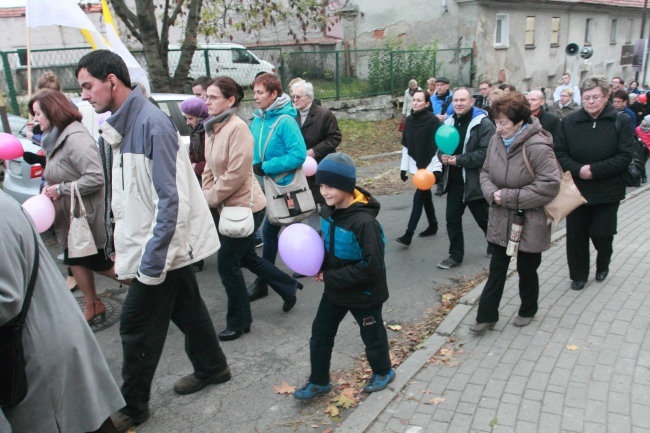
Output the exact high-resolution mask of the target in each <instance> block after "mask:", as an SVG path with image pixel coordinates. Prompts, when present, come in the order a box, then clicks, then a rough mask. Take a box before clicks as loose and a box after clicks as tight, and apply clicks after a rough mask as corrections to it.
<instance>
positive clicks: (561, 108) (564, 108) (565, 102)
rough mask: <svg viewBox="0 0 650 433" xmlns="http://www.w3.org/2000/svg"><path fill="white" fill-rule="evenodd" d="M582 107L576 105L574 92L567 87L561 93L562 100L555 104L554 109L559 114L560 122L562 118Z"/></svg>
mask: <svg viewBox="0 0 650 433" xmlns="http://www.w3.org/2000/svg"><path fill="white" fill-rule="evenodd" d="M579 108H580V106H579V105H578V104H576V103H575V101H574V100H573V90H572V89H571V88H570V87H565V88H564V89H562V91H561V92H560V99H558V101H557V102H556V103H555V104H553V109H554V110H555V112H556V113H557V115H558V117H559V118H560V120H561V119H562V117H564V116H566V115H567V114H569V113H573V112H574V111H576V110H578V109H579Z"/></svg>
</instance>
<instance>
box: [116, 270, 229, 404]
mask: <svg viewBox="0 0 650 433" xmlns="http://www.w3.org/2000/svg"><path fill="white" fill-rule="evenodd" d="M170 320H171V321H172V322H174V324H175V325H176V326H178V328H179V329H180V330H181V331H182V332H183V334H185V352H186V353H187V356H188V357H189V359H190V361H191V363H192V367H193V368H194V374H195V375H196V376H197V377H198V378H205V377H207V376H210V375H212V374H214V373H217V372H219V371H222V370H223V369H224V368H226V367H227V366H228V363H227V361H226V356H225V355H224V354H223V352H222V351H221V347H220V346H219V341H218V340H217V334H216V332H215V331H214V326H213V325H212V320H211V319H210V315H209V313H208V309H207V308H206V307H205V304H204V303H203V299H202V298H201V294H200V293H199V285H198V283H197V282H196V275H195V274H194V271H193V270H192V266H185V267H183V268H180V269H175V270H173V271H169V272H168V273H167V276H166V278H165V281H164V282H163V283H161V284H159V285H156V286H149V285H146V284H142V283H141V282H140V281H138V280H137V279H135V278H134V279H133V281H132V282H131V286H130V287H129V291H128V292H127V295H126V299H125V300H124V306H123V307H122V315H121V317H120V336H121V337H122V349H123V351H124V359H123V366H122V378H123V379H124V384H123V385H122V395H123V396H124V400H125V401H126V407H125V408H124V409H122V411H123V412H124V413H126V414H127V415H130V416H137V415H139V414H141V413H143V412H144V411H145V410H147V408H148V404H149V397H150V392H151V382H152V381H153V376H154V373H155V372H156V367H157V366H158V361H160V355H161V353H162V350H163V346H164V345H165V339H166V338H167V330H168V329H169V322H170Z"/></svg>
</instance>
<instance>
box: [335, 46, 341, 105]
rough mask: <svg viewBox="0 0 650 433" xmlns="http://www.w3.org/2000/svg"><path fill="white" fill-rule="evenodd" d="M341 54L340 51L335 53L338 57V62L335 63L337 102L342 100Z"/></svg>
mask: <svg viewBox="0 0 650 433" xmlns="http://www.w3.org/2000/svg"><path fill="white" fill-rule="evenodd" d="M339 53H340V51H338V50H337V51H334V54H335V55H336V57H335V59H336V61H335V62H334V65H335V66H334V67H335V68H336V70H335V71H334V80H335V83H336V100H337V101H338V100H339V99H341V88H340V84H341V83H340V78H341V76H340V75H339Z"/></svg>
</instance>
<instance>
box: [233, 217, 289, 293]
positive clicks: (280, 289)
mask: <svg viewBox="0 0 650 433" xmlns="http://www.w3.org/2000/svg"><path fill="white" fill-rule="evenodd" d="M265 213H266V212H265V211H264V210H262V211H260V212H259V215H258V214H257V213H256V214H255V229H256V230H257V228H258V227H259V225H260V224H261V223H262V221H264V227H263V228H262V231H263V234H264V248H263V255H264V257H259V256H258V255H257V253H256V252H255V245H254V244H251V245H250V247H249V248H248V252H247V254H246V256H245V257H244V261H243V262H242V264H243V266H244V267H246V268H247V269H248V270H249V271H251V272H252V273H254V274H255V275H257V280H256V281H255V282H256V283H258V284H259V283H264V284H268V285H269V287H271V288H272V289H273V290H275V292H276V293H277V294H278V295H280V297H282V299H283V300H284V301H288V300H289V299H291V298H293V297H294V296H296V290H297V287H298V282H297V281H296V280H295V279H294V278H293V277H292V276H291V275H288V274H286V273H285V272H283V271H281V270H280V269H278V268H277V267H276V266H275V264H274V263H275V257H276V255H277V252H278V233H279V232H280V226H274V225H273V224H271V223H269V221H268V220H264V215H265ZM267 225H268V226H271V227H276V228H277V231H275V236H272V237H271V238H272V239H273V241H270V240H268V236H267ZM270 230H273V229H272V228H271V229H270ZM272 242H273V243H274V248H275V252H274V254H273V260H272V261H271V260H269V259H267V257H266V254H267V245H269V243H272Z"/></svg>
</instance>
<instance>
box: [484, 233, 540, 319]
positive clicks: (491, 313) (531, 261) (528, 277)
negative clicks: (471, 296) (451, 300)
mask: <svg viewBox="0 0 650 433" xmlns="http://www.w3.org/2000/svg"><path fill="white" fill-rule="evenodd" d="M490 245H491V247H492V260H490V275H489V276H488V279H487V282H486V283H485V287H484V288H483V293H481V299H480V301H479V304H478V313H477V315H476V321H477V322H478V323H490V322H496V321H498V320H499V304H500V303H501V297H502V296H503V287H504V286H505V284H506V277H507V275H508V265H509V264H510V259H511V258H512V257H510V256H508V255H506V248H505V247H502V246H499V245H495V244H490ZM541 262H542V253H525V252H523V251H519V252H518V253H517V273H518V274H519V297H520V298H521V306H520V307H519V315H520V316H521V317H533V316H534V315H535V314H536V313H537V299H538V298H539V278H538V276H537V268H539V265H540V263H541Z"/></svg>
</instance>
